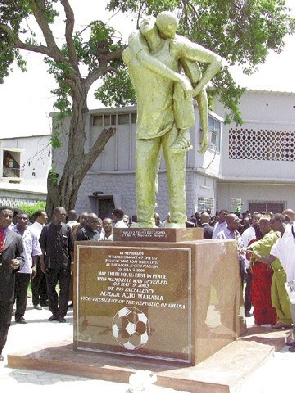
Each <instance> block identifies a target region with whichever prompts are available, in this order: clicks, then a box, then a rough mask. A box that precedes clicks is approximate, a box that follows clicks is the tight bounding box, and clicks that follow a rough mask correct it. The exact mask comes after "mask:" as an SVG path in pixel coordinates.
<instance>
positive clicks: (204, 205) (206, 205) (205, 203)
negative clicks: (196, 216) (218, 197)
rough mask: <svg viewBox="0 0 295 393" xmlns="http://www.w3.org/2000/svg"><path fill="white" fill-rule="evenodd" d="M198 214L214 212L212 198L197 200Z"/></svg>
mask: <svg viewBox="0 0 295 393" xmlns="http://www.w3.org/2000/svg"><path fill="white" fill-rule="evenodd" d="M198 212H199V213H203V212H210V213H212V212H214V199H213V198H204V197H199V198H198Z"/></svg>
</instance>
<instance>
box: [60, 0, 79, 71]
mask: <svg viewBox="0 0 295 393" xmlns="http://www.w3.org/2000/svg"><path fill="white" fill-rule="evenodd" d="M61 3H62V5H63V7H64V11H65V14H66V17H67V19H66V31H65V37H66V41H67V44H68V54H69V60H70V63H71V64H72V66H73V67H74V68H75V69H76V71H78V59H77V53H76V49H75V45H74V41H73V30H74V24H75V16H74V13H73V10H72V7H71V6H70V4H69V2H68V0H61Z"/></svg>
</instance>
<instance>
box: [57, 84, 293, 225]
mask: <svg viewBox="0 0 295 393" xmlns="http://www.w3.org/2000/svg"><path fill="white" fill-rule="evenodd" d="M214 109H215V113H217V114H218V115H216V114H215V113H210V117H209V140H210V147H209V149H208V151H207V152H206V153H205V154H200V153H198V151H197V149H198V148H199V141H200V138H201V132H200V131H199V115H198V108H197V107H196V126H195V127H194V128H192V129H191V142H192V144H193V146H194V149H193V150H191V151H189V152H188V153H187V216H188V217H190V215H192V214H194V212H196V211H199V212H202V211H204V210H205V209H211V210H212V212H214V211H215V210H221V209H227V210H230V211H235V210H239V209H240V208H241V211H246V210H250V211H252V212H254V211H273V212H278V211H279V212H281V211H282V210H283V209H284V208H285V207H290V208H294V209H295V178H294V169H295V166H294V159H295V158H294V154H295V152H294V146H295V143H294V142H295V141H294V138H295V94H294V93H278V92H272V91H248V92H246V93H245V94H244V95H243V97H242V100H241V105H240V110H241V113H242V118H243V119H244V124H243V126H239V127H236V126H235V125H234V124H230V125H224V124H223V123H222V119H223V117H224V115H225V111H224V108H223V107H222V105H221V104H220V103H218V102H217V103H216V104H215V108H214ZM135 121H136V108H134V107H129V108H120V109H113V108H112V109H97V110H92V111H90V113H89V119H88V125H87V127H88V128H87V134H88V146H91V145H92V144H93V142H94V140H95V138H96V136H97V135H98V134H99V132H101V130H102V129H103V128H104V127H109V126H113V127H116V134H115V136H114V137H112V138H111V139H110V140H109V142H108V143H107V145H106V147H105V150H104V152H103V153H102V154H101V155H100V156H99V157H98V159H97V160H96V162H95V164H94V165H93V166H92V168H91V170H90V171H89V172H88V174H87V176H86V177H85V179H84V181H83V183H82V186H81V187H80V190H79V193H78V199H77V203H76V210H77V211H78V212H79V213H80V212H82V211H94V212H96V213H98V214H99V215H100V216H101V217H104V216H107V215H110V214H111V211H112V209H113V208H114V206H116V207H122V208H123V209H124V211H125V212H126V214H128V215H130V216H132V215H134V214H136V211H135V210H136V199H135V133H136V124H135ZM65 126H66V127H68V123H65ZM63 146H65V144H63ZM64 160H65V154H64V151H61V149H54V151H53V164H54V166H55V167H56V168H57V172H60V171H61V170H62V167H63V164H64ZM155 165H156V163H155ZM157 201H158V205H157V206H156V208H155V210H156V211H158V212H159V214H160V217H161V218H162V219H164V218H165V217H166V214H167V212H168V210H169V208H168V195H167V183H166V171H165V164H164V161H163V159H162V161H161V164H160V170H159V192H158V195H157Z"/></svg>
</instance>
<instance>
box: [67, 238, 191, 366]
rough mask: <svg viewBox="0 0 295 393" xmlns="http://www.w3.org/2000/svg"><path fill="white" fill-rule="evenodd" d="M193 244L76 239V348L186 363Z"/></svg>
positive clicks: (188, 349) (189, 354)
mask: <svg viewBox="0 0 295 393" xmlns="http://www.w3.org/2000/svg"><path fill="white" fill-rule="evenodd" d="M191 275H192V273H191V249H190V248H177V247H175V248H166V249H165V248H163V249H159V248H156V247H146V248H142V247H124V246H123V245H122V246H120V247H118V246H109V245H105V244H104V245H103V246H94V245H93V243H92V244H91V245H80V244H78V245H77V248H76V277H78V279H77V280H76V318H75V329H74V346H75V349H79V350H85V351H94V352H101V351H102V352H105V353H106V352H107V353H115V354H121V355H125V356H133V357H140V358H145V357H146V358H155V359H163V360H167V361H179V362H185V363H190V362H191V361H192V359H191V353H192V321H191V315H192V314H191V307H192V299H191V280H192V278H191Z"/></svg>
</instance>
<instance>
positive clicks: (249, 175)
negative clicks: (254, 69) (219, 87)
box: [215, 91, 295, 211]
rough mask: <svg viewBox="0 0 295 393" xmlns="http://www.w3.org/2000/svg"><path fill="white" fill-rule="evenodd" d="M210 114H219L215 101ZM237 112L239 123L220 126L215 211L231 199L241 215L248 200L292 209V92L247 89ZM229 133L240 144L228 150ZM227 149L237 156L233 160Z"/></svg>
mask: <svg viewBox="0 0 295 393" xmlns="http://www.w3.org/2000/svg"><path fill="white" fill-rule="evenodd" d="M215 110H216V111H217V113H218V114H220V115H221V116H224V109H223V107H222V105H221V104H220V103H218V102H216V103H215ZM240 110H241V114H242V118H243V120H244V124H243V125H242V126H238V127H237V126H236V125H235V124H229V125H224V128H223V149H222V164H221V168H222V170H221V173H220V179H218V180H217V201H216V204H217V209H218V210H220V209H223V208H225V209H229V210H232V209H233V206H232V205H231V200H232V198H241V200H242V203H243V205H242V211H245V210H248V209H249V204H250V203H251V202H252V201H257V202H263V201H264V202H283V203H284V204H285V207H290V208H293V209H295V179H294V169H295V94H294V93H283V92H269V91H247V92H246V93H244V94H243V96H242V98H241V102H240ZM235 130H238V133H240V134H239V135H240V137H243V136H245V140H244V141H243V140H241V139H240V140H239V143H238V145H237V147H236V148H235V149H234V148H233V146H232V145H231V142H232V139H231V138H230V136H232V135H234V131H235ZM245 147H246V148H245ZM239 149H240V150H241V153H240V152H239ZM233 151H234V152H238V154H237V156H234V157H235V158H232V156H233ZM253 157H254V158H253Z"/></svg>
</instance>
